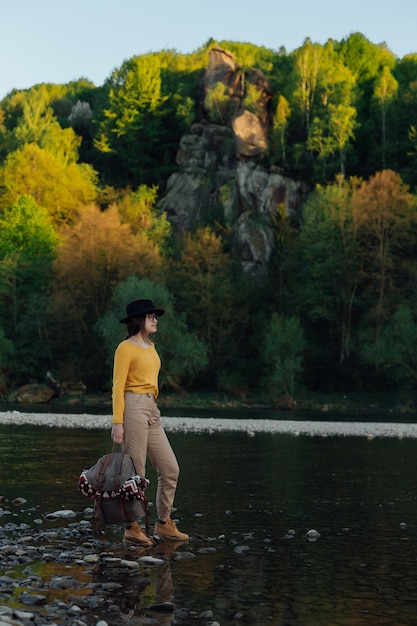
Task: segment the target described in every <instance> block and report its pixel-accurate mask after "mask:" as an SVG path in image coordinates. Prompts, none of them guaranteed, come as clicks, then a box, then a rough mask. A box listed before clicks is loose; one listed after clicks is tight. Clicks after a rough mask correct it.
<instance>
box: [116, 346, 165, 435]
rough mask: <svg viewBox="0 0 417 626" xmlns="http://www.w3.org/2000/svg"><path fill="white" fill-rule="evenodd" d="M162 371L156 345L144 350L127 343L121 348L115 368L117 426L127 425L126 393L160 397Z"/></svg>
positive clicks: (117, 350) (119, 347) (117, 352)
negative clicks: (159, 386) (125, 420)
mask: <svg viewBox="0 0 417 626" xmlns="http://www.w3.org/2000/svg"><path fill="white" fill-rule="evenodd" d="M160 368H161V361H160V358H159V356H158V353H157V351H156V350H155V346H154V345H153V344H151V345H150V346H149V348H142V347H141V346H139V345H138V344H136V343H133V342H132V341H129V340H127V339H126V340H125V341H122V343H120V344H119V345H118V347H117V349H116V352H115V354H114V368H113V395H112V398H113V424H123V418H124V409H125V391H132V392H133V393H153V395H154V396H155V398H156V397H157V396H158V393H159V389H158V375H159V370H160Z"/></svg>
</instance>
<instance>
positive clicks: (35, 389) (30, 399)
mask: <svg viewBox="0 0 417 626" xmlns="http://www.w3.org/2000/svg"><path fill="white" fill-rule="evenodd" d="M53 397H54V391H53V390H52V389H51V388H50V387H48V385H43V384H38V383H31V384H29V385H23V387H19V389H18V390H17V392H16V398H15V401H16V402H19V403H22V404H44V403H45V402H49V400H50V399H51V398H53Z"/></svg>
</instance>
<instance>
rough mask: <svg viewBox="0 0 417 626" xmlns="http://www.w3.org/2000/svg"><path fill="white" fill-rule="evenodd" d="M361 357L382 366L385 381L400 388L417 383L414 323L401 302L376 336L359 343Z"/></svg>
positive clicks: (414, 320)
mask: <svg viewBox="0 0 417 626" xmlns="http://www.w3.org/2000/svg"><path fill="white" fill-rule="evenodd" d="M362 353H363V355H364V358H365V359H366V360H367V361H368V362H369V363H372V365H374V366H375V367H378V368H383V369H384V370H385V372H386V374H387V380H389V381H390V382H391V383H392V382H394V383H395V385H398V384H400V385H402V386H403V387H404V388H407V387H408V388H409V387H410V386H412V388H414V386H415V383H416V382H417V322H416V319H415V315H413V313H412V311H411V310H410V309H409V308H408V307H407V306H405V305H400V306H399V307H398V309H397V311H395V313H394V314H393V315H392V317H391V318H390V319H389V320H388V321H387V323H386V324H385V325H384V327H383V328H382V330H381V334H380V336H379V338H378V339H377V340H376V341H374V342H368V343H366V344H365V345H364V346H363V349H362Z"/></svg>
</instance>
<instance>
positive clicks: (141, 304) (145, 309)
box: [120, 300, 165, 324]
mask: <svg viewBox="0 0 417 626" xmlns="http://www.w3.org/2000/svg"><path fill="white" fill-rule="evenodd" d="M146 313H155V315H163V314H164V313H165V311H164V309H156V308H155V307H154V305H153V302H152V300H135V301H134V302H130V303H129V304H128V305H127V307H126V317H124V318H123V319H122V320H120V323H121V324H126V322H127V321H128V320H129V319H130V318H131V317H136V316H137V315H144V314H146Z"/></svg>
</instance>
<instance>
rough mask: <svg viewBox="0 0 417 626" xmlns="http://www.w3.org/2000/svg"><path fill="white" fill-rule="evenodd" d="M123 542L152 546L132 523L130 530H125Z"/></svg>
mask: <svg viewBox="0 0 417 626" xmlns="http://www.w3.org/2000/svg"><path fill="white" fill-rule="evenodd" d="M123 541H125V542H126V543H135V544H136V545H139V546H153V545H154V542H153V541H152V539H151V538H150V537H147V536H146V535H145V533H144V532H143V530H142V528H141V527H140V526H139V524H138V523H137V522H132V523H131V524H130V528H126V530H125V534H124V535H123Z"/></svg>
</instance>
